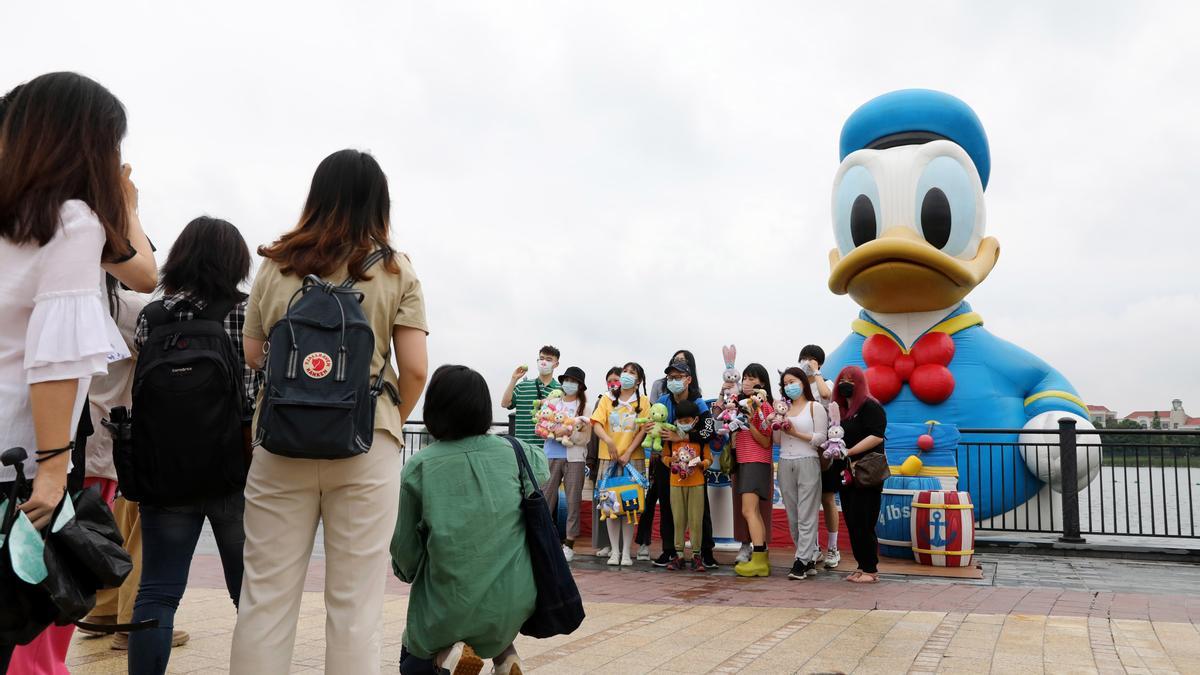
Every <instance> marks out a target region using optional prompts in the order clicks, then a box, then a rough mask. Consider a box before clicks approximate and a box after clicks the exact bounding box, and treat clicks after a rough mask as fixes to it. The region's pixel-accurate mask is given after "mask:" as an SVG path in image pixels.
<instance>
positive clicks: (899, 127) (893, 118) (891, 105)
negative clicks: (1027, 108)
mask: <svg viewBox="0 0 1200 675" xmlns="http://www.w3.org/2000/svg"><path fill="white" fill-rule="evenodd" d="M937 139H946V140H950V141H953V142H955V143H957V144H958V145H959V146H961V147H962V149H963V150H966V151H967V155H968V156H969V157H970V158H971V161H973V162H974V163H975V169H976V170H977V171H978V172H979V180H980V181H981V182H982V183H983V187H984V188H985V189H986V188H987V184H988V173H989V172H990V170H991V155H990V153H989V152H988V141H987V134H985V133H984V131H983V124H982V123H981V122H980V121H979V118H978V117H977V116H976V115H975V111H974V110H971V108H970V107H969V106H968V105H967V104H966V103H963V102H962V101H961V100H959V99H957V98H955V97H953V96H951V95H950V94H945V93H942V92H940V91H933V90H931V89H901V90H899V91H893V92H890V93H887V94H884V95H882V96H877V97H875V98H873V99H871V100H870V101H867V102H866V103H864V104H862V105H861V106H859V108H858V110H855V111H854V112H853V113H852V114H851V115H850V117H849V118H848V119H847V120H846V123H845V124H844V125H843V126H842V138H841V143H840V151H841V157H840V158H839V159H846V155H849V154H850V153H852V152H854V151H856V150H862V149H864V148H870V149H874V150H883V149H886V148H892V147H896V146H898V145H912V144H917V143H927V142H929V141H932V140H937Z"/></svg>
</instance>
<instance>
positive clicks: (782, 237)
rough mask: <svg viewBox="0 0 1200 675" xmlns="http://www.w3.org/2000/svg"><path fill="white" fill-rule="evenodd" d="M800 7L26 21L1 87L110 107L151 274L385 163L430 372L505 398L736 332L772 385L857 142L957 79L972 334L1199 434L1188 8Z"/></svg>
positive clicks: (267, 13)
mask: <svg viewBox="0 0 1200 675" xmlns="http://www.w3.org/2000/svg"><path fill="white" fill-rule="evenodd" d="M811 4H813V5H816V3H811ZM800 5H801V3H790V2H783V3H698V2H679V3H658V2H656V3H644V2H636V3H632V2H631V3H618V2H605V3H570V4H568V3H508V2H506V3H492V2H480V3H457V2H437V3H394V2H386V3H385V2H376V3H351V2H342V3H319V4H315V3H300V2H287V3H283V2H278V3H247V2H215V1H212V0H210V1H209V2H205V3H160V2H145V3H119V2H111V3H107V2H106V3H94V2H88V3H82V2H67V3H58V2H56V3H45V2H41V3H33V2H19V3H18V2H9V3H5V6H4V7H3V9H0V16H2V17H3V24H4V26H5V29H4V31H3V32H4V37H3V39H2V40H0V87H3V88H4V89H7V88H8V87H9V86H11V85H14V84H16V83H18V82H21V81H24V80H27V79H30V78H31V77H34V76H36V75H38V74H41V73H44V72H48V71H53V70H77V71H80V72H82V73H85V74H87V75H89V76H91V77H94V78H95V79H97V80H99V81H100V82H102V83H103V84H105V85H106V86H108V87H109V88H110V89H111V90H112V91H113V92H114V93H115V94H116V95H117V96H118V97H119V98H121V100H122V101H123V102H124V103H125V105H126V107H127V108H128V111H129V117H130V127H129V128H130V133H129V137H128V139H127V141H126V143H125V146H124V153H125V156H126V160H127V161H129V162H130V163H132V164H133V166H134V177H135V179H136V181H137V183H138V185H139V188H140V190H141V214H142V220H143V222H144V223H145V225H146V227H147V229H148V230H149V232H150V235H151V237H152V238H153V239H155V241H156V242H157V243H158V244H159V246H160V249H161V250H160V260H161V259H164V258H165V250H166V244H169V243H170V242H171V241H172V240H173V239H174V237H175V236H176V234H177V233H178V232H179V230H180V229H182V227H183V226H184V225H185V224H186V223H187V222H188V220H190V219H191V218H192V217H194V216H197V215H200V214H205V213H207V214H210V215H214V216H218V217H222V218H226V219H228V220H230V221H232V222H233V223H234V224H236V225H237V226H238V227H240V228H241V229H242V232H243V233H244V234H245V236H246V239H247V240H248V241H249V242H251V244H252V245H257V244H259V243H264V242H267V241H269V240H271V239H273V238H274V237H276V236H277V235H278V234H280V233H281V232H283V231H285V230H286V229H288V228H290V227H291V226H292V225H293V224H294V223H295V220H296V218H297V216H298V215H299V210H300V207H301V206H302V203H303V199H304V197H305V194H306V191H307V187H308V183H309V180H310V179H311V176H312V171H313V169H314V168H315V167H316V165H317V163H318V162H319V161H320V160H321V159H322V158H323V157H324V156H325V155H327V154H328V153H330V152H332V151H334V150H337V149H340V148H343V147H356V148H361V149H365V150H369V151H371V152H372V153H374V154H375V155H376V157H377V158H378V159H379V161H380V163H381V164H382V165H383V167H384V169H385V171H387V173H388V176H389V178H390V181H391V189H392V200H393V228H394V236H395V240H396V243H397V244H398V245H399V246H400V247H401V248H402V249H404V250H406V251H408V252H409V254H410V255H411V257H412V259H413V261H414V264H415V266H416V269H417V271H418V273H419V274H420V276H421V279H422V282H423V284H424V288H425V293H426V302H427V307H428V313H429V321H430V326H431V329H432V334H431V336H430V352H431V363H432V365H434V366H436V365H437V364H440V363H446V362H459V363H465V364H468V365H470V366H473V367H475V368H477V369H479V370H481V371H482V372H483V373H484V375H485V376H486V377H487V378H488V381H489V383H490V384H491V385H492V388H493V394H494V396H495V397H496V398H497V399H498V398H499V395H500V392H501V389H502V388H503V386H504V384H505V383H506V381H507V378H508V375H509V374H510V373H511V371H512V368H513V367H514V366H516V365H517V364H519V363H530V362H531V361H532V360H533V359H534V357H535V353H536V350H537V348H538V346H540V345H541V344H543V343H546V342H549V343H552V344H555V345H557V346H559V347H560V348H561V349H562V351H563V361H564V365H570V364H575V365H580V366H581V367H583V368H584V369H585V370H586V371H587V373H588V379H589V384H590V385H592V389H591V391H592V393H595V392H596V391H597V390H598V389H599V385H600V378H601V376H602V375H603V371H604V370H605V369H606V368H607V367H608V366H609V365H612V364H616V363H620V362H624V361H627V360H638V361H641V362H642V363H643V364H644V365H646V366H647V369H648V370H651V371H652V372H654V373H658V372H661V370H662V367H663V366H664V365H665V362H666V360H667V359H668V358H669V357H670V355H671V353H672V351H673V350H674V349H676V348H681V347H690V348H691V349H692V350H694V351H695V352H696V354H697V357H698V359H699V370H700V375H701V381H702V384H703V385H704V386H705V387H706V389H708V390H710V391H711V390H713V389H715V383H716V381H717V379H718V378H719V374H720V370H721V360H720V345H721V344H722V343H725V342H734V343H736V344H737V345H738V350H739V355H740V359H739V361H740V364H739V365H744V364H745V363H747V362H749V361H751V360H755V361H761V362H763V363H764V364H766V365H767V366H768V368H770V369H771V370H772V372H773V371H774V370H775V369H778V368H783V367H785V366H787V365H789V364H791V363H793V362H794V359H795V357H796V354H797V352H798V350H799V348H800V346H802V345H804V344H806V343H808V342H817V343H820V344H822V345H824V346H825V348H826V349H827V350H829V351H831V350H832V348H833V347H835V346H836V345H837V344H838V343H840V342H841V340H842V339H843V338H844V337H845V336H846V335H847V334H848V332H849V323H850V321H851V320H852V319H853V318H854V317H855V316H856V313H857V311H858V310H857V307H856V306H855V305H854V303H853V302H852V301H851V300H850V299H849V298H847V297H845V296H834V295H832V294H831V293H830V292H829V290H828V288H827V286H826V279H827V276H828V271H829V268H828V261H827V255H828V251H829V249H831V248H832V247H833V244H834V240H833V234H832V229H831V224H830V223H831V217H830V190H831V186H832V179H833V175H834V172H835V171H836V169H837V166H838V156H837V140H838V133H839V131H840V128H841V124H842V122H843V121H844V120H845V118H846V117H847V116H848V115H849V114H850V112H851V111H853V110H854V108H855V107H857V106H858V105H859V104H861V103H863V102H864V101H866V100H868V99H870V98H872V97H874V96H876V95H878V94H881V93H884V92H886V91H890V90H894V89H900V88H906V87H929V88H934V89H940V90H944V91H947V92H950V93H952V94H954V95H956V96H959V97H960V98H962V99H964V100H965V101H966V102H967V103H968V104H969V105H971V106H972V107H973V108H974V109H975V111H976V112H977V113H978V115H979V116H980V118H981V119H982V121H983V123H984V126H985V128H986V130H987V134H988V137H989V139H990V142H991V150H992V173H991V180H990V182H989V185H988V190H987V192H986V200H987V209H988V221H989V222H988V233H989V234H990V235H992V236H995V237H996V238H997V239H999V241H1000V245H1001V250H1002V254H1001V257H1000V262H999V264H998V266H997V267H996V269H995V271H994V272H993V273H992V275H991V277H990V278H989V279H988V280H987V281H986V282H984V284H983V285H982V286H981V287H980V288H979V289H978V290H976V291H975V292H974V293H972V294H971V295H970V296H969V297H968V300H969V301H970V302H971V303H972V305H973V306H974V308H975V309H976V310H977V311H978V312H980V313H981V314H982V315H983V317H984V319H985V321H986V324H987V327H988V328H989V329H990V330H991V331H992V332H994V333H996V334H997V335H1000V336H1001V337H1005V338H1007V339H1009V340H1012V341H1014V342H1016V343H1017V344H1019V345H1022V346H1024V347H1026V348H1028V349H1030V350H1031V351H1033V352H1035V353H1037V354H1038V355H1040V356H1042V357H1043V358H1045V359H1047V360H1048V361H1049V362H1050V363H1051V364H1053V365H1055V366H1056V367H1058V368H1059V369H1060V370H1061V371H1062V372H1063V373H1064V374H1066V375H1067V377H1068V378H1069V379H1070V380H1071V381H1072V382H1073V383H1074V384H1075V386H1076V387H1077V388H1078V389H1079V391H1080V393H1081V395H1082V396H1083V398H1084V399H1086V400H1087V401H1088V402H1089V403H1095V404H1103V405H1107V406H1108V407H1110V408H1113V409H1116V410H1118V411H1120V412H1122V413H1126V412H1128V411H1130V410H1132V409H1134V408H1142V409H1146V408H1159V409H1165V408H1168V407H1169V401H1170V399H1171V398H1173V397H1178V398H1182V399H1183V400H1184V403H1185V405H1187V406H1189V407H1190V410H1191V413H1192V414H1193V415H1200V358H1198V357H1197V349H1196V347H1195V346H1194V345H1195V342H1196V335H1197V333H1200V288H1198V280H1200V273H1198V272H1197V264H1198V261H1197V255H1196V252H1197V248H1198V247H1197V245H1198V244H1200V232H1198V230H1200V219H1198V217H1197V209H1196V203H1195V202H1196V200H1197V199H1198V197H1197V188H1198V186H1200V168H1198V166H1200V165H1198V164H1197V155H1198V154H1200V123H1197V120H1198V119H1200V114H1198V113H1200V88H1198V87H1197V86H1196V82H1197V74H1196V73H1197V69H1198V67H1200V41H1197V40H1196V39H1195V34H1194V29H1195V26H1196V25H1198V22H1200V10H1198V9H1196V8H1195V7H1194V6H1193V5H1192V4H1191V3H1174V4H1167V3H1162V4H1159V3H1150V2H1138V3H1132V2H1126V3H1102V2H1080V3H1066V2H1061V3H1042V2H1024V3H1019V2H1013V3H988V4H987V5H983V4H982V3H950V2H941V3H917V2H908V3H896V2H878V3H853V6H850V3H823V4H820V5H818V6H816V7H812V8H807V7H801V6H800ZM539 280H540V281H539ZM748 290H752V291H753V292H752V293H747V291H748ZM1188 345H1192V346H1190V347H1189V346H1188ZM418 415H419V411H418Z"/></svg>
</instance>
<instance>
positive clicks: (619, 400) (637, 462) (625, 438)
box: [592, 361, 650, 567]
mask: <svg viewBox="0 0 1200 675" xmlns="http://www.w3.org/2000/svg"><path fill="white" fill-rule="evenodd" d="M620 383H621V388H620V389H619V390H618V391H617V392H616V393H615V394H610V395H608V396H602V397H600V404H599V405H598V406H596V411H595V412H593V413H592V430H593V431H594V432H595V434H596V436H598V437H599V438H600V467H599V471H598V472H597V474H596V475H597V480H600V479H601V478H603V477H604V476H605V475H606V474H607V473H608V470H609V468H610V467H612V466H613V465H614V464H619V465H622V466H624V465H626V464H632V465H633V467H634V468H635V469H637V470H638V471H640V472H642V473H643V474H644V473H645V472H646V456H645V452H643V450H642V439H643V438H645V436H646V432H645V429H644V428H643V426H642V425H640V424H638V423H637V419H638V418H639V417H649V416H650V399H649V398H648V397H647V396H646V395H645V390H646V384H645V383H646V373H645V371H644V370H642V367H641V366H640V365H639V364H637V363H633V362H632V361H631V362H629V363H626V364H625V365H624V366H623V367H622V368H621V376H620ZM639 385H640V386H641V388H642V392H643V393H641V394H639V393H638V386H639ZM593 522H599V516H598V514H597V518H596V520H593ZM604 522H605V523H606V524H607V527H608V541H609V544H610V546H611V550H610V553H609V556H608V564H609V565H613V566H616V565H622V566H625V567H628V566H630V565H633V556H632V553H633V523H627V522H625V520H624V519H621V518H610V519H608V520H606V521H604Z"/></svg>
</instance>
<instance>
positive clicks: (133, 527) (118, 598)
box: [91, 497, 142, 623]
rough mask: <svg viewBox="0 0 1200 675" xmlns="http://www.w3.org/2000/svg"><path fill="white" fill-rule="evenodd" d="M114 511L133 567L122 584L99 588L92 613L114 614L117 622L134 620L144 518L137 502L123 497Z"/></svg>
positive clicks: (117, 501)
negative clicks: (115, 586)
mask: <svg viewBox="0 0 1200 675" xmlns="http://www.w3.org/2000/svg"><path fill="white" fill-rule="evenodd" d="M112 513H113V520H115V521H117V529H119V530H120V531H121V536H122V537H124V538H125V550H126V551H129V557H130V558H133V571H132V572H130V573H129V576H127V577H125V583H123V584H121V586H120V588H106V589H104V590H102V591H96V607H95V609H93V610H92V612H91V616H93V617H96V616H115V617H116V618H117V623H129V622H130V621H133V601H134V600H137V592H138V586H139V585H141V583H142V519H141V515H140V513H139V511H138V505H137V504H136V503H135V502H131V501H129V500H128V499H125V498H124V497H117V498H116V500H115V501H113V506H112Z"/></svg>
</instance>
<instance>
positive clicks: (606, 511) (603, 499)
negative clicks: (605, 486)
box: [597, 490, 621, 520]
mask: <svg viewBox="0 0 1200 675" xmlns="http://www.w3.org/2000/svg"><path fill="white" fill-rule="evenodd" d="M597 504H598V507H597V508H599V509H600V520H610V519H615V518H616V517H617V516H619V515H621V502H620V501H619V500H618V498H617V493H616V492H613V491H612V490H605V491H604V492H601V493H600V495H599V501H598V502H597Z"/></svg>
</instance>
